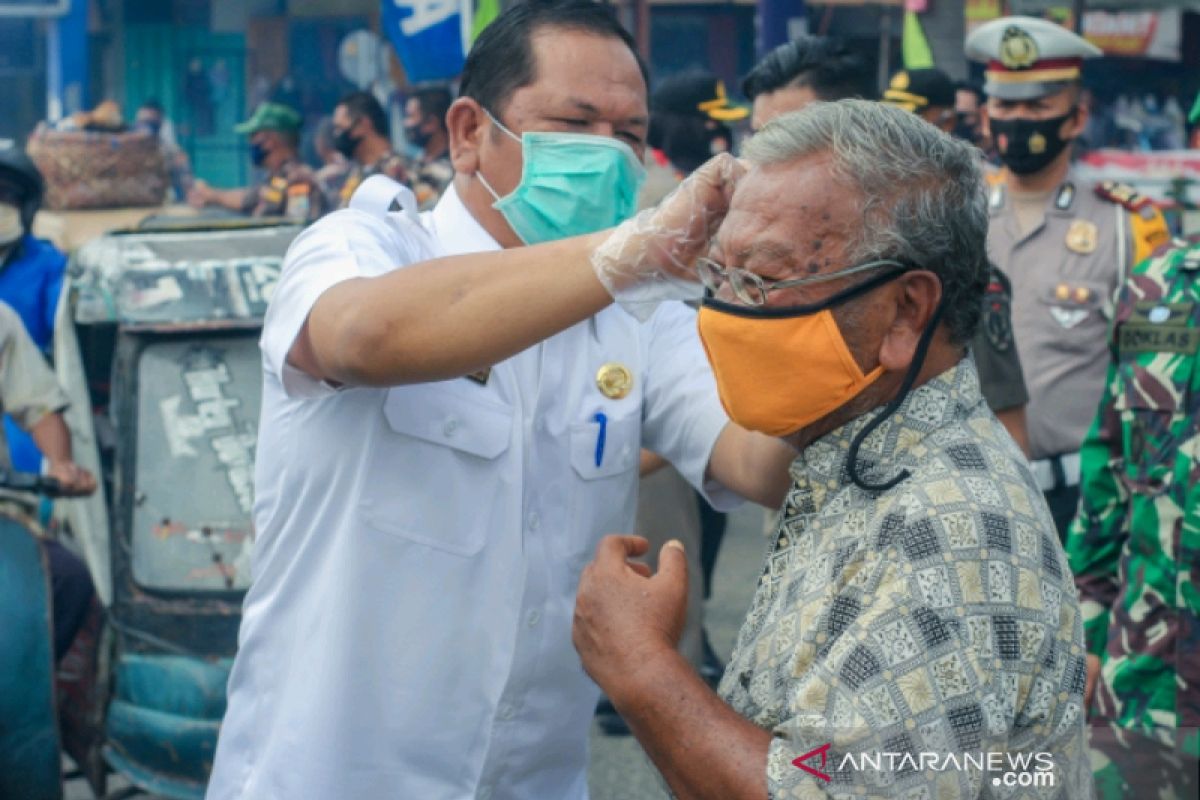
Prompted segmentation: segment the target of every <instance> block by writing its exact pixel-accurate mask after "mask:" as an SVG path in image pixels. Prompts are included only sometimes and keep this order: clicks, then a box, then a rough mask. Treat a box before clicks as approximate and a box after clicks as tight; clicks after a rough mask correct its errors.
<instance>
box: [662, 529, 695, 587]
mask: <svg viewBox="0 0 1200 800" xmlns="http://www.w3.org/2000/svg"><path fill="white" fill-rule="evenodd" d="M657 579H658V580H661V581H665V582H666V583H668V584H671V585H675V586H678V587H680V589H681V592H682V594H684V595H686V594H687V584H688V567H687V554H686V553H685V552H684V550H683V543H682V542H680V541H679V540H678V539H672V540H671V541H669V542H667V543H666V544H664V545H663V548H662V550H660V551H659V553H658V575H657Z"/></svg>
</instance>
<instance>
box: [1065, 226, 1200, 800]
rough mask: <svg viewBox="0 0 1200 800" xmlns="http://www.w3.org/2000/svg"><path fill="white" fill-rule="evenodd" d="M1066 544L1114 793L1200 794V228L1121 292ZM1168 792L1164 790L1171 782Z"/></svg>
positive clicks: (1095, 731)
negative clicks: (1199, 235) (1096, 665)
mask: <svg viewBox="0 0 1200 800" xmlns="http://www.w3.org/2000/svg"><path fill="white" fill-rule="evenodd" d="M1108 344H1109V348H1110V352H1111V354H1112V357H1111V358H1110V359H1107V360H1106V365H1107V375H1106V377H1105V383H1104V393H1103V396H1102V398H1101V402H1100V409H1099V412H1098V414H1097V416H1096V420H1095V423H1094V425H1093V426H1092V428H1091V430H1090V431H1089V432H1088V435H1087V438H1086V439H1085V440H1084V443H1083V448H1082V451H1081V455H1082V461H1083V482H1082V502H1081V503H1080V506H1079V515H1078V517H1076V519H1075V520H1074V522H1072V524H1071V527H1070V530H1069V532H1068V536H1067V543H1066V544H1067V555H1068V557H1069V559H1070V564H1071V570H1072V572H1073V573H1074V574H1075V583H1076V586H1077V587H1078V589H1079V594H1080V597H1081V599H1082V601H1083V605H1082V610H1083V615H1084V630H1085V633H1086V635H1087V642H1088V650H1089V651H1090V652H1091V653H1092V654H1094V655H1096V656H1098V657H1099V658H1100V662H1101V668H1100V677H1099V680H1098V681H1097V686H1096V695H1095V704H1094V708H1093V720H1092V722H1093V725H1092V731H1091V734H1092V744H1093V747H1094V748H1095V749H1096V751H1097V753H1098V755H1099V758H1098V760H1097V762H1096V765H1095V766H1096V786H1097V789H1098V790H1099V793H1100V795H1101V797H1103V798H1123V797H1167V796H1170V795H1168V794H1166V789H1167V788H1168V787H1169V786H1173V787H1174V788H1175V790H1176V792H1177V796H1181V797H1194V796H1196V795H1195V793H1196V789H1197V758H1200V735H1198V733H1197V729H1198V728H1200V641H1198V640H1197V632H1198V631H1200V593H1198V590H1200V586H1198V585H1197V579H1198V578H1200V525H1198V524H1197V515H1198V514H1200V507H1198V503H1197V499H1196V492H1197V487H1198V486H1200V449H1198V448H1197V444H1198V443H1200V368H1197V361H1198V360H1200V242H1193V243H1192V244H1190V245H1188V244H1187V243H1184V242H1178V243H1177V245H1176V246H1175V247H1173V248H1170V249H1168V250H1166V251H1165V252H1161V253H1159V254H1157V255H1156V256H1155V257H1154V258H1152V259H1150V260H1148V261H1145V262H1143V263H1142V264H1139V265H1138V266H1137V267H1136V268H1135V269H1134V272H1133V273H1132V277H1131V279H1130V280H1128V281H1127V282H1126V283H1125V284H1124V286H1123V287H1122V289H1121V291H1120V293H1119V295H1118V297H1117V302H1116V315H1115V320H1114V325H1113V329H1112V335H1111V337H1110V338H1109V339H1108ZM1160 792H1161V794H1160Z"/></svg>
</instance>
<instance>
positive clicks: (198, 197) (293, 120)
mask: <svg viewBox="0 0 1200 800" xmlns="http://www.w3.org/2000/svg"><path fill="white" fill-rule="evenodd" d="M301 122H302V120H301V117H300V114H299V113H298V112H297V111H296V110H295V109H293V108H289V107H288V106H285V105H282V104H281V103H263V104H262V105H260V106H259V107H258V108H257V109H255V111H254V114H253V115H252V116H251V117H250V119H248V120H246V121H245V122H243V123H241V124H239V125H235V126H234V128H233V129H234V131H236V132H237V133H241V134H245V135H247V136H249V137H250V160H251V161H252V162H253V163H254V166H255V167H258V168H261V169H263V170H265V171H266V173H267V174H266V177H265V178H264V179H263V180H262V181H261V182H258V183H255V184H253V185H251V186H247V187H243V188H240V189H214V188H213V187H211V186H209V185H208V184H207V183H205V182H204V181H201V180H198V181H196V182H195V183H194V184H193V185H192V188H191V189H190V190H189V191H188V202H189V203H191V204H192V205H193V206H196V207H198V208H203V207H205V206H221V207H223V208H226V209H228V210H230V211H237V212H239V213H242V214H246V215H249V216H252V217H287V218H288V219H292V220H295V221H297V222H312V221H314V220H315V219H317V218H318V217H320V216H321V215H323V214H324V213H325V212H326V211H328V210H329V206H328V204H327V202H326V199H325V195H324V194H323V193H322V191H321V189H320V187H319V185H318V183H317V179H316V175H315V174H314V173H313V171H312V169H311V168H309V167H308V165H306V164H305V163H304V162H302V161H301V160H300V156H299V154H298V152H297V149H296V148H297V145H298V143H299V141H300V127H301Z"/></svg>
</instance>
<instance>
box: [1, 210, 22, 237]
mask: <svg viewBox="0 0 1200 800" xmlns="http://www.w3.org/2000/svg"><path fill="white" fill-rule="evenodd" d="M24 233H25V226H24V225H22V224H21V211H20V209H18V208H17V207H16V206H14V205H10V204H8V203H0V247H3V246H4V245H8V244H12V243H13V242H15V241H16V240H17V239H20V238H21V236H22V235H24Z"/></svg>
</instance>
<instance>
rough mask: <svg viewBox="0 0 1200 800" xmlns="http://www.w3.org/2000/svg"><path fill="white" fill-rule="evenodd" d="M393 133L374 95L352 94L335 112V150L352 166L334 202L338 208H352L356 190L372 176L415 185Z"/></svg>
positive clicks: (339, 103) (344, 99)
mask: <svg viewBox="0 0 1200 800" xmlns="http://www.w3.org/2000/svg"><path fill="white" fill-rule="evenodd" d="M390 131H391V126H390V125H388V120H387V114H386V113H385V112H384V110H383V106H381V105H380V104H379V101H378V100H376V99H375V96H374V95H372V94H371V93H370V92H352V93H351V94H348V95H346V96H345V97H343V98H342V99H341V100H340V101H339V102H338V104H337V106H336V107H335V108H334V109H333V146H334V147H336V148H337V149H338V152H340V153H341V154H342V155H344V156H345V157H346V158H347V159H349V160H350V164H351V166H350V174H349V175H347V176H346V180H345V182H344V183H343V184H342V188H341V190H340V191H339V192H338V196H337V198H331V200H332V201H333V202H334V205H336V206H337V207H338V208H347V207H349V205H350V198H351V197H353V196H354V192H355V190H356V189H358V187H359V186H361V185H362V182H363V181H365V180H366V179H367V178H370V177H371V176H372V175H386V176H387V177H389V178H391V179H392V180H394V181H397V182H398V183H403V184H405V185H406V186H409V185H410V184H411V180H410V177H409V172H408V165H407V164H406V162H405V161H404V159H403V158H402V157H401V156H399V155H398V154H396V153H395V152H393V151H392V141H391V139H390V138H389V137H390V135H391V134H390Z"/></svg>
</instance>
